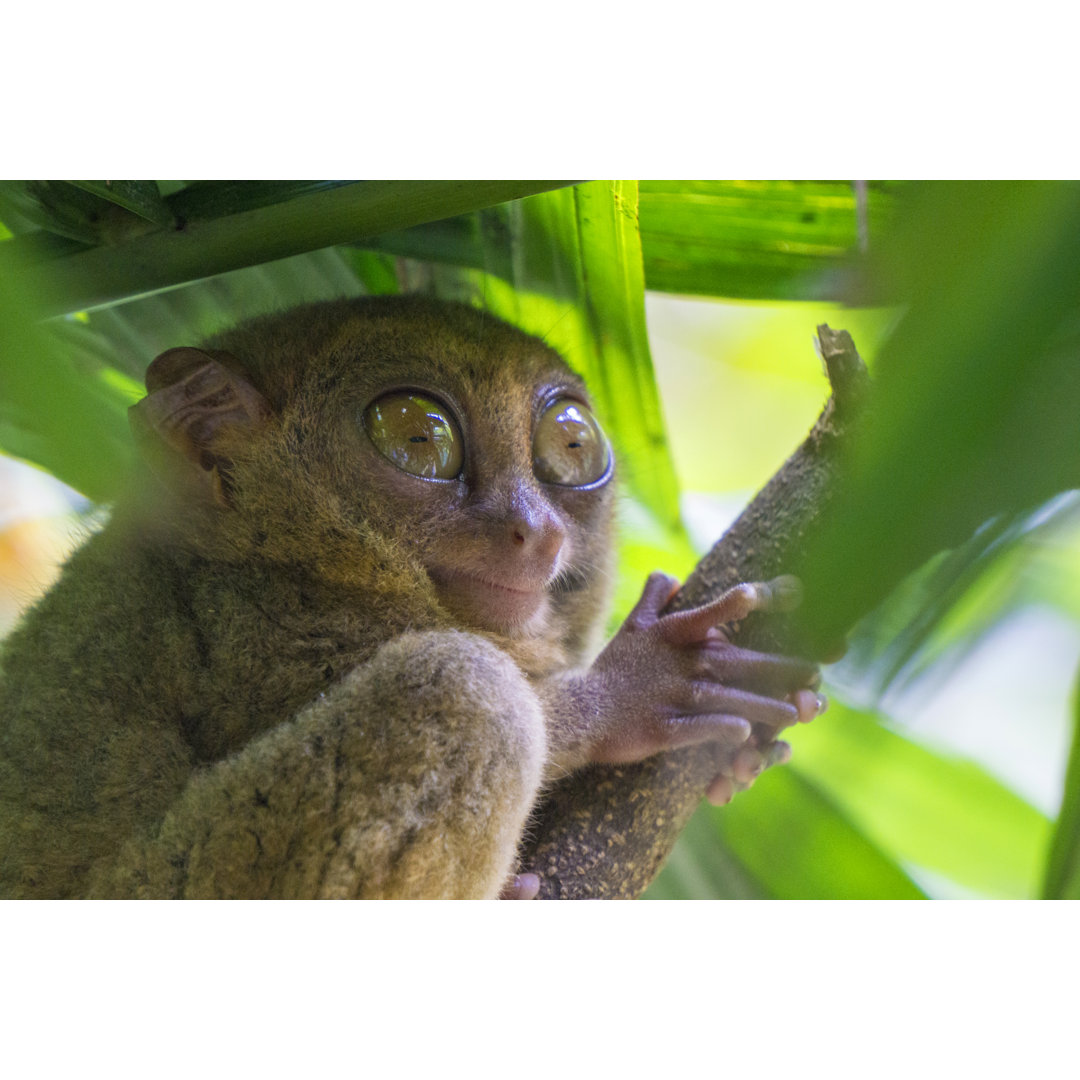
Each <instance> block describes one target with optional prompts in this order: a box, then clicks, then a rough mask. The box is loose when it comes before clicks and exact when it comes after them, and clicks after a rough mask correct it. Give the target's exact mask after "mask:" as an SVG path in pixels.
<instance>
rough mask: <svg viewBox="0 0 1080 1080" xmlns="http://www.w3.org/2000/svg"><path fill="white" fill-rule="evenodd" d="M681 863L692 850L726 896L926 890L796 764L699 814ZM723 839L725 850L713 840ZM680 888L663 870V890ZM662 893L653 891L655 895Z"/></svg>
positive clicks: (914, 894) (700, 870) (863, 895)
mask: <svg viewBox="0 0 1080 1080" xmlns="http://www.w3.org/2000/svg"><path fill="white" fill-rule="evenodd" d="M698 816H699V817H703V818H704V819H705V820H706V821H707V822H709V823H710V824H711V826H712V830H713V832H714V836H713V837H712V838H709V837H707V835H706V833H705V831H704V830H703V829H701V827H700V824H699V823H696V824H695V830H697V831H694V830H691V831H690V832H689V833H688V837H687V839H686V840H685V841H683V844H684V852H682V853H681V854H680V856H679V859H678V860H677V861H676V872H677V873H681V875H682V878H683V880H687V879H690V878H691V874H690V872H689V871H688V870H687V869H686V868H685V867H684V868H683V869H682V870H681V871H680V869H679V867H680V861H679V860H688V859H689V858H690V857H691V856H690V853H693V854H692V860H693V862H692V864H691V865H693V866H694V867H695V871H694V874H695V875H696V877H697V880H698V881H702V880H705V881H708V882H710V883H711V886H712V887H714V888H719V889H720V893H719V895H721V896H731V897H736V896H748V895H757V896H761V897H767V898H772V899H782V900H816V899H845V900H866V899H885V898H888V899H899V900H906V899H916V898H918V897H920V896H922V895H923V894H922V892H921V891H920V890H919V888H918V887H917V886H916V885H915V884H914V882H912V881H911V879H910V878H909V877H908V876H907V875H906V874H905V873H904V871H903V870H902V869H901V868H900V866H899V865H898V864H897V863H896V862H895V861H894V860H893V859H891V858H890V857H889V856H888V855H887V854H886V853H885V851H884V850H883V849H881V848H879V847H877V846H875V844H874V843H873V842H872V841H871V840H869V839H868V838H867V837H866V836H865V835H864V834H863V833H862V832H861V831H860V830H859V828H858V826H857V824H855V823H854V822H853V821H852V820H851V819H850V818H849V817H848V816H847V815H846V814H845V813H844V811H843V810H842V808H841V807H839V806H838V805H837V804H836V803H834V802H833V801H832V799H831V798H830V797H829V796H828V795H826V794H824V793H823V792H822V791H821V790H820V789H819V788H818V787H817V786H816V785H815V784H814V783H813V782H811V781H810V780H809V779H808V778H807V777H805V776H804V775H802V774H800V773H798V772H796V771H795V770H794V769H792V768H791V766H785V767H783V768H777V769H770V770H769V771H768V772H766V773H764V774H763V775H762V776H761V777H760V778H759V779H758V781H757V783H756V784H755V785H754V788H753V790H752V791H750V792H745V793H743V794H741V795H739V796H737V797H736V798H735V800H734V801H733V802H732V803H730V804H729V805H728V806H725V807H720V808H714V807H707V808H703V809H702V810H701V811H699V813H698ZM715 844H719V846H720V851H716V850H714V849H713V847H712V845H715ZM674 887H675V882H673V881H670V880H669V881H666V882H665V881H664V880H663V875H661V879H660V881H659V882H658V885H657V893H656V894H655V895H657V896H662V895H664V891H665V890H668V891H669V892H668V894H669V895H670V890H673V889H674ZM653 895H654V894H653V893H651V892H650V896H653Z"/></svg>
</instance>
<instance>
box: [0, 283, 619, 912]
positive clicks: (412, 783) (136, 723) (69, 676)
mask: <svg viewBox="0 0 1080 1080" xmlns="http://www.w3.org/2000/svg"><path fill="white" fill-rule="evenodd" d="M205 348H207V349H209V350H213V351H215V355H222V356H226V357H227V359H225V360H224V361H223V363H224V364H225V366H226V367H227V368H228V369H229V370H230V371H232V372H234V373H235V374H236V377H237V378H241V379H243V380H246V382H245V385H247V384H248V383H249V384H250V385H251V386H252V387H254V390H255V391H257V395H259V396H261V398H262V399H263V400H264V401H265V402H266V403H267V404H268V405H269V410H268V413H269V416H270V418H269V419H268V420H267V421H266V422H265V423H254V422H243V423H240V422H237V423H232V424H231V425H226V426H225V427H223V428H222V430H221V431H219V432H217V433H216V434H215V436H214V439H215V441H214V454H215V455H216V458H217V460H218V461H219V462H220V463H221V464H220V467H215V469H214V471H213V472H212V473H211V474H209V475H211V476H212V477H213V478H214V480H215V482H216V483H217V485H218V488H217V489H215V490H219V491H220V492H221V493H222V498H221V499H215V498H212V497H205V498H203V497H196V496H193V494H192V489H191V487H190V486H189V485H188V484H187V482H186V481H185V482H180V481H179V479H177V482H172V479H176V478H175V477H173V478H171V477H170V474H169V469H170V468H171V469H173V470H175V471H177V474H178V475H179V473H184V476H185V477H187V478H188V479H190V478H191V477H192V476H196V477H202V478H203V479H205V474H203V473H199V472H198V466H197V465H194V464H192V463H191V462H190V461H187V460H179V459H177V460H175V461H171V462H170V459H169V457H168V455H165V458H164V459H163V460H165V465H161V463H160V462H159V463H158V464H157V466H156V467H157V468H158V469H159V474H158V476H156V477H155V476H151V474H150V473H149V472H140V473H139V474H138V475H137V476H136V477H134V478H133V479H132V482H131V485H130V489H129V491H128V492H127V493H126V494H125V496H124V497H123V498H122V499H121V500H120V501H119V502H118V504H117V505H116V507H115V509H114V512H113V516H112V520H111V521H110V523H109V525H108V526H107V527H106V528H105V529H104V530H103V531H102V532H101V533H100V534H98V535H95V536H93V537H92V538H91V539H90V540H89V541H88V542H87V544H86V545H85V546H84V547H83V548H82V549H81V550H80V551H79V552H78V553H77V554H76V555H75V556H74V557H73V558H72V559H71V560H70V562H69V564H68V565H67V567H66V568H65V570H64V572H63V574H62V576H61V579H60V581H59V582H58V584H57V585H56V586H55V587H54V588H53V590H52V591H51V592H50V593H49V594H48V595H47V596H46V597H45V598H44V599H43V600H42V601H41V602H40V603H39V604H38V605H37V606H36V607H35V608H34V609H33V610H32V611H31V612H30V613H29V615H28V616H27V617H26V619H25V620H24V621H23V623H22V624H21V625H20V627H19V628H17V630H16V631H15V632H14V633H13V634H12V635H11V637H10V638H9V639H8V641H7V642H6V643H5V646H4V651H3V658H2V662H3V680H2V683H0V893H2V894H3V895H7V896H22V897H34V896H37V897H71V896H86V895H95V896H131V897H136V896H140V897H141V896H154V897H180V896H193V897H262V896H266V897H272V896H274V897H322V896H333V897H367V896H382V897H412V896H429V897H444V896H445V897H449V896H457V897H467V896H476V897H479V896H494V895H496V894H497V893H498V891H499V888H500V886H501V885H502V884H503V883H504V881H505V879H506V877H507V875H508V874H509V873H510V872H511V871H512V868H513V862H514V857H515V851H516V848H517V845H518V842H519V840H520V837H521V833H522V830H523V829H524V827H525V821H526V818H527V816H528V813H529V810H530V808H531V806H532V804H533V802H534V800H535V798H536V795H537V791H538V790H539V788H540V785H541V783H542V781H543V778H544V776H545V775H548V776H549V775H551V773H552V770H553V768H555V766H554V765H553V762H557V761H559V760H561V759H560V757H559V754H560V749H561V748H563V749H565V747H567V746H569V745H570V743H571V742H572V740H573V734H574V733H573V732H567V731H563V730H561V729H560V728H559V726H558V723H557V722H556V721H555V720H553V718H552V717H550V716H548V717H546V716H545V714H544V710H543V707H542V705H541V699H542V694H540V693H538V689H539V688H540V687H541V686H542V684H543V682H544V680H545V679H548V678H549V677H557V676H558V674H559V673H560V672H563V671H566V670H569V669H573V668H575V667H577V666H580V665H581V664H582V663H583V662H584V660H585V658H586V656H587V654H588V652H589V650H590V649H591V648H592V647H593V646H594V645H595V644H597V642H596V633H597V629H598V626H599V624H600V623H601V622H602V619H603V614H604V609H605V605H606V599H607V593H608V585H607V582H608V578H609V570H610V557H611V515H612V500H613V492H612V484H611V483H603V484H599V485H597V486H596V487H594V488H592V489H586V490H577V489H571V488H558V487H557V486H552V485H541V484H539V483H538V481H536V480H535V478H534V477H533V476H532V471H531V449H530V447H531V443H530V440H531V431H532V427H533V425H534V423H535V418H536V414H537V410H538V408H539V407H540V405H541V404H542V403H543V401H544V400H547V399H546V398H545V395H548V396H549V397H550V394H551V393H552V392H554V391H557V390H558V389H559V388H563V389H570V390H572V392H573V393H574V394H576V395H578V396H584V388H583V387H582V386H581V384H580V381H579V380H578V379H577V378H576V377H575V376H573V375H572V374H571V373H570V372H569V370H568V369H567V368H566V367H565V365H564V364H563V362H562V361H561V360H560V359H559V358H558V357H557V356H556V355H555V354H554V353H553V352H552V351H551V350H549V349H548V348H546V347H545V346H543V345H542V344H541V343H540V342H538V341H536V340H535V339H533V338H530V337H527V336H525V335H523V334H521V333H519V332H518V331H516V330H514V329H512V328H511V327H509V326H507V325H505V324H503V323H500V322H498V321H497V320H495V319H493V318H491V317H490V316H486V315H484V314H482V313H479V312H476V311H473V310H471V309H468V308H464V307H457V306H449V305H440V304H434V303H431V302H427V301H423V300H419V299H415V298H395V299H379V300H373V299H372V300H361V301H340V302H331V303H326V304H317V305H311V306H309V307H304V308H299V309H296V310H294V311H291V312H286V313H283V314H280V315H274V316H269V317H266V318H263V319H259V320H256V321H254V322H252V323H249V324H247V325H244V326H241V327H238V328H236V329H234V330H231V331H228V332H226V333H224V334H221V335H218V336H217V337H215V338H213V339H212V340H211V341H209V342H207V343H205ZM399 387H419V388H421V389H426V390H429V391H431V392H434V393H436V394H437V395H438V396H439V397H441V398H442V399H443V400H444V401H446V402H447V403H448V404H449V405H451V406H452V407H453V408H454V409H455V410H456V411H457V413H458V416H459V418H460V421H461V423H462V427H463V430H464V437H465V444H466V461H465V477H464V480H463V481H461V482H457V481H448V482H445V483H441V484H440V483H426V482H423V481H419V480H417V479H416V478H414V477H410V476H407V475H405V474H403V473H400V472H399V471H398V470H395V469H394V467H393V466H391V465H389V463H388V462H386V461H385V459H382V458H380V457H379V455H378V451H377V450H375V449H374V447H373V446H372V445H371V442H370V440H369V439H368V438H367V436H366V434H365V432H364V431H363V429H362V426H361V424H360V422H359V418H360V416H361V414H362V412H363V409H364V407H365V406H366V404H367V403H368V402H370V401H371V400H372V399H373V398H374V397H375V396H377V395H378V394H379V393H380V392H382V391H384V390H386V389H391V388H399ZM161 470H164V471H161ZM184 470H188V472H185V471H184ZM162 477H164V480H162ZM200 482H201V480H200ZM208 490H209V489H208ZM522 500H524V503H523V502H522ZM523 505H525V506H526V510H524V511H523V510H522V506H523ZM522 513H533V514H534V515H535V514H536V513H541V514H542V515H547V517H545V518H544V520H545V521H546V520H549V519H550V521H557V522H558V523H559V528H561V529H564V530H565V533H566V541H565V550H566V552H567V553H568V556H569V563H568V565H567V566H565V567H564V572H563V574H562V575H561V577H560V578H559V579H558V580H557V581H556V582H555V583H553V585H552V586H551V588H550V590H549V597H548V601H547V605H546V610H545V611H544V612H542V614H541V616H540V617H538V618H536V619H533V620H532V621H530V622H529V623H528V624H526V625H523V626H509V627H503V628H496V629H492V627H490V626H478V625H472V624H471V623H470V621H469V618H468V617H467V616H466V617H463V616H461V615H460V614H455V611H454V609H453V604H452V603H450V606H447V603H448V602H447V601H446V599H445V597H443V598H442V599H440V597H441V596H442V594H440V593H439V592H438V590H437V589H436V587H435V585H434V584H433V582H432V578H431V576H430V575H429V573H428V571H427V569H426V568H427V567H430V566H431V565H433V564H435V565H440V566H448V567H451V568H453V569H454V570H456V571H460V572H462V573H465V574H481V575H482V574H487V573H491V572H492V568H493V567H494V568H495V569H496V571H497V572H498V573H503V572H504V571H505V572H511V571H508V570H506V568H507V567H510V568H511V570H512V572H514V573H516V572H517V569H516V568H517V566H518V562H516V561H515V560H519V559H520V554H519V552H518V551H517V549H516V548H514V546H513V544H512V543H511V542H510V537H511V532H508V529H509V528H510V524H509V523H512V522H513V521H514V520H518V517H515V515H518V516H520V514H522ZM522 565H524V564H522ZM522 572H524V571H522Z"/></svg>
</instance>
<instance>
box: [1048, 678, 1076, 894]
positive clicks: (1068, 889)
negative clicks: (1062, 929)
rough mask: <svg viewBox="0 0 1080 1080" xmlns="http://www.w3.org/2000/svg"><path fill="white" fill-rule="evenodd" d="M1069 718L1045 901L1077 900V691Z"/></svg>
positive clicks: (1074, 693) (1049, 857)
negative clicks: (1069, 732)
mask: <svg viewBox="0 0 1080 1080" xmlns="http://www.w3.org/2000/svg"><path fill="white" fill-rule="evenodd" d="M1078 686H1080V683H1078ZM1072 714H1073V737H1072V748H1071V749H1070V751H1069V766H1068V769H1067V771H1066V773H1065V795H1064V798H1063V799H1062V802H1061V812H1060V813H1059V814H1058V820H1057V825H1055V827H1054V833H1053V838H1052V840H1051V842H1050V854H1049V856H1048V857H1047V860H1046V880H1045V882H1044V884H1043V890H1042V895H1043V896H1044V897H1045V898H1046V899H1047V900H1080V690H1076V689H1074V691H1073V700H1072Z"/></svg>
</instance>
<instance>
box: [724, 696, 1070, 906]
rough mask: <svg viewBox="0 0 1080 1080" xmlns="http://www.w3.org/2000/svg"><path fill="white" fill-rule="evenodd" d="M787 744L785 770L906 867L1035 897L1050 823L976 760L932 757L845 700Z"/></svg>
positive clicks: (981, 888) (994, 892) (988, 891)
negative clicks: (791, 755)
mask: <svg viewBox="0 0 1080 1080" xmlns="http://www.w3.org/2000/svg"><path fill="white" fill-rule="evenodd" d="M791 742H792V746H793V749H794V752H795V756H794V759H793V762H792V764H791V765H789V766H787V768H788V769H792V770H794V771H796V772H798V773H799V774H800V775H802V776H804V777H805V778H807V779H808V780H809V781H810V782H812V783H813V784H814V786H815V787H816V788H817V789H818V790H820V791H822V792H824V793H826V794H827V795H828V798H829V799H830V800H831V801H832V802H833V803H834V804H835V805H836V806H837V807H839V808H840V809H841V810H842V811H843V812H844V813H845V815H846V816H847V818H848V820H850V821H851V822H853V823H854V824H855V825H856V826H857V827H858V828H859V829H860V830H861V831H862V832H863V833H864V834H865V835H866V836H867V837H868V838H869V839H870V840H872V841H873V842H874V843H876V844H878V845H879V846H880V847H881V848H883V849H884V850H887V851H889V852H890V853H892V854H893V855H894V857H896V858H897V859H899V860H901V861H902V862H904V863H905V864H908V865H911V866H916V867H923V868H925V869H927V870H931V871H933V872H935V873H938V874H941V875H943V876H944V877H947V878H949V879H950V880H951V881H954V882H956V883H958V884H960V885H963V886H965V887H966V888H968V889H971V890H974V891H976V892H979V893H981V894H983V895H986V896H993V897H1013V898H1021V897H1031V896H1034V895H1036V894H1037V891H1038V888H1039V883H1040V880H1041V873H1042V865H1043V856H1044V853H1045V851H1046V845H1047V843H1048V841H1049V835H1050V824H1049V822H1048V821H1047V819H1046V818H1045V817H1044V816H1043V815H1042V814H1041V813H1039V811H1038V810H1036V809H1035V808H1034V807H1032V806H1031V805H1029V804H1028V803H1027V802H1025V801H1024V800H1023V799H1021V798H1020V797H1019V796H1018V795H1016V794H1014V793H1013V792H1012V791H1010V790H1009V789H1008V788H1006V787H1005V786H1004V785H1003V784H1001V783H1000V782H999V781H998V780H995V779H994V778H993V777H992V776H990V775H989V774H988V773H986V772H985V771H984V770H983V769H981V768H980V767H979V766H978V765H975V764H974V763H972V762H970V761H965V760H963V759H960V758H956V757H952V756H949V755H946V754H943V753H935V752H934V751H932V750H929V749H927V748H926V747H924V746H920V745H919V744H918V743H915V742H912V741H911V740H909V739H906V738H904V737H903V736H902V735H899V734H897V733H896V732H895V731H892V730H890V729H889V728H886V727H884V726H883V725H881V724H880V723H877V722H876V721H875V720H874V718H873V717H871V716H870V715H868V714H865V713H859V712H856V711H855V710H853V709H848V708H845V707H844V706H843V705H841V704H840V703H839V702H834V703H833V705H832V707H831V708H830V709H829V711H828V712H827V713H826V714H825V715H824V716H822V717H821V718H820V719H818V720H815V721H814V723H812V724H810V725H808V726H807V727H805V728H800V729H799V730H798V731H797V732H795V733H794V735H793V737H792V739H791ZM736 801H737V800H736Z"/></svg>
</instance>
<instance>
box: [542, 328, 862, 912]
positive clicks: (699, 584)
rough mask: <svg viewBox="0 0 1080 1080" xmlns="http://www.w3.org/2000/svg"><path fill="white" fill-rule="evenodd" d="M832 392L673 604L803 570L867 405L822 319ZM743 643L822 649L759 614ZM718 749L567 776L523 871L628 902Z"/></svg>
mask: <svg viewBox="0 0 1080 1080" xmlns="http://www.w3.org/2000/svg"><path fill="white" fill-rule="evenodd" d="M818 336H819V340H820V342H821V352H822V357H823V359H824V361H825V365H826V369H827V371H828V375H829V382H830V384H831V386H832V397H831V398H830V399H829V401H828V403H827V404H826V406H825V409H824V411H823V412H822V414H821V416H820V417H819V418H818V421H817V423H816V424H815V425H814V427H813V428H812V429H811V431H810V434H809V435H808V436H807V438H806V440H805V441H804V442H803V444H802V445H801V446H800V447H799V448H798V449H797V450H796V451H795V453H794V454H792V456H791V457H790V458H789V459H788V460H787V462H786V463H785V464H784V465H783V466H782V467H781V469H780V471H779V472H778V473H777V474H776V475H775V476H774V477H773V478H772V480H770V481H769V483H768V484H767V485H766V486H765V487H764V488H763V489H762V491H761V492H760V493H759V494H758V495H757V496H756V498H755V499H754V500H753V501H752V502H751V503H750V504H749V506H747V508H746V510H745V511H744V512H743V513H742V515H741V516H740V517H739V519H738V520H737V521H736V522H735V524H734V525H732V527H731V528H730V529H729V530H728V531H727V532H726V533H725V534H724V536H723V537H722V538H721V539H720V540H719V541H718V542H717V544H716V545H715V546H714V547H713V549H712V550H711V551H710V552H709V553H708V554H707V555H706V556H705V557H704V558H703V559H702V560H701V562H700V563H699V564H698V566H697V567H696V568H695V570H694V572H693V573H692V574H691V575H690V576H689V577H688V578H687V580H686V582H685V583H684V585H683V587H682V589H681V590H680V591H679V592H678V593H677V594H676V596H675V597H674V598H673V599H672V602H671V605H670V607H671V609H677V608H680V607H687V606H694V605H698V604H702V603H705V602H706V601H708V600H711V599H713V598H715V597H716V596H719V595H720V593H722V592H723V591H724V590H725V589H727V588H729V587H730V586H732V585H734V584H737V583H738V582H740V581H752V580H764V579H768V578H770V577H774V576H776V575H777V574H780V573H795V574H798V573H799V572H800V553H801V551H802V550H803V549H804V547H805V541H806V538H807V536H808V534H809V532H810V530H811V529H813V528H814V527H815V526H816V524H817V523H818V522H819V521H820V520H821V517H822V514H823V513H827V506H828V495H829V492H830V491H831V490H832V489H833V488H834V485H835V483H836V478H837V472H838V467H839V458H840V452H841V449H842V447H843V446H844V445H845V444H846V442H847V441H848V440H849V439H850V436H851V432H852V431H853V429H854V427H855V425H856V423H857V420H858V417H859V416H860V415H862V413H863V411H864V407H865V406H864V403H865V400H866V397H867V387H868V382H869V380H868V376H867V373H866V368H865V366H864V365H863V363H862V360H861V359H860V358H859V355H858V353H857V352H856V351H855V346H854V345H853V343H852V341H851V337H850V336H849V335H848V334H847V332H846V331H843V330H841V331H832V330H830V329H829V328H828V327H827V326H820V327H818ZM734 637H735V640H737V641H738V642H739V643H740V644H745V645H750V646H752V647H755V648H768V649H773V650H781V651H786V652H789V653H794V654H801V655H808V656H813V655H815V654H820V652H821V645H820V644H818V643H815V642H813V640H812V637H810V636H808V634H807V633H806V631H805V630H800V629H799V626H798V624H797V623H796V622H795V621H794V620H793V619H792V618H791V617H788V616H780V615H768V616H763V617H759V616H756V615H755V616H751V617H750V618H749V619H747V620H745V622H744V623H743V624H742V625H740V626H738V627H736V628H735V634H734ZM717 761H718V758H717V756H716V754H715V752H714V751H713V749H712V748H710V747H707V746H704V747H691V748H689V749H687V750H682V751H678V752H675V753H668V754H661V755H658V756H657V757H654V758H650V759H649V760H648V761H644V762H642V763H640V764H638V765H634V766H618V767H613V766H597V767H593V768H590V769H586V770H584V771H582V772H580V773H578V774H576V775H575V776H574V777H572V778H571V779H570V780H568V781H567V782H565V783H563V784H560V785H559V786H558V787H557V788H556V789H555V790H553V791H552V792H551V794H550V795H549V796H548V797H547V798H546V799H545V801H544V802H543V804H542V805H541V807H540V808H539V810H538V812H537V815H536V818H535V821H534V824H533V828H532V830H531V834H530V841H529V844H528V847H527V849H526V852H525V853H524V857H523V860H522V868H523V869H524V870H526V871H531V872H534V873H536V874H538V875H539V876H540V882H541V885H540V899H547V900H556V899H564V900H572V899H588V898H597V899H600V898H606V899H630V898H633V897H636V896H639V895H640V894H641V893H642V892H643V891H644V890H645V888H646V887H647V886H648V885H649V883H650V882H651V881H652V880H653V878H654V877H655V876H656V874H657V873H658V872H659V870H660V867H661V866H662V865H663V862H664V860H665V859H666V858H667V856H668V854H669V853H670V851H671V849H672V847H673V846H674V844H675V841H676V839H677V838H678V836H679V833H680V832H681V831H682V830H683V828H684V827H685V825H686V823H687V821H689V819H690V816H691V815H692V814H693V812H694V811H695V809H696V808H697V807H698V805H699V803H700V802H701V798H702V795H703V793H704V791H705V788H706V786H707V784H708V782H709V781H710V780H711V779H712V777H713V776H715V775H716V772H717Z"/></svg>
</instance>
